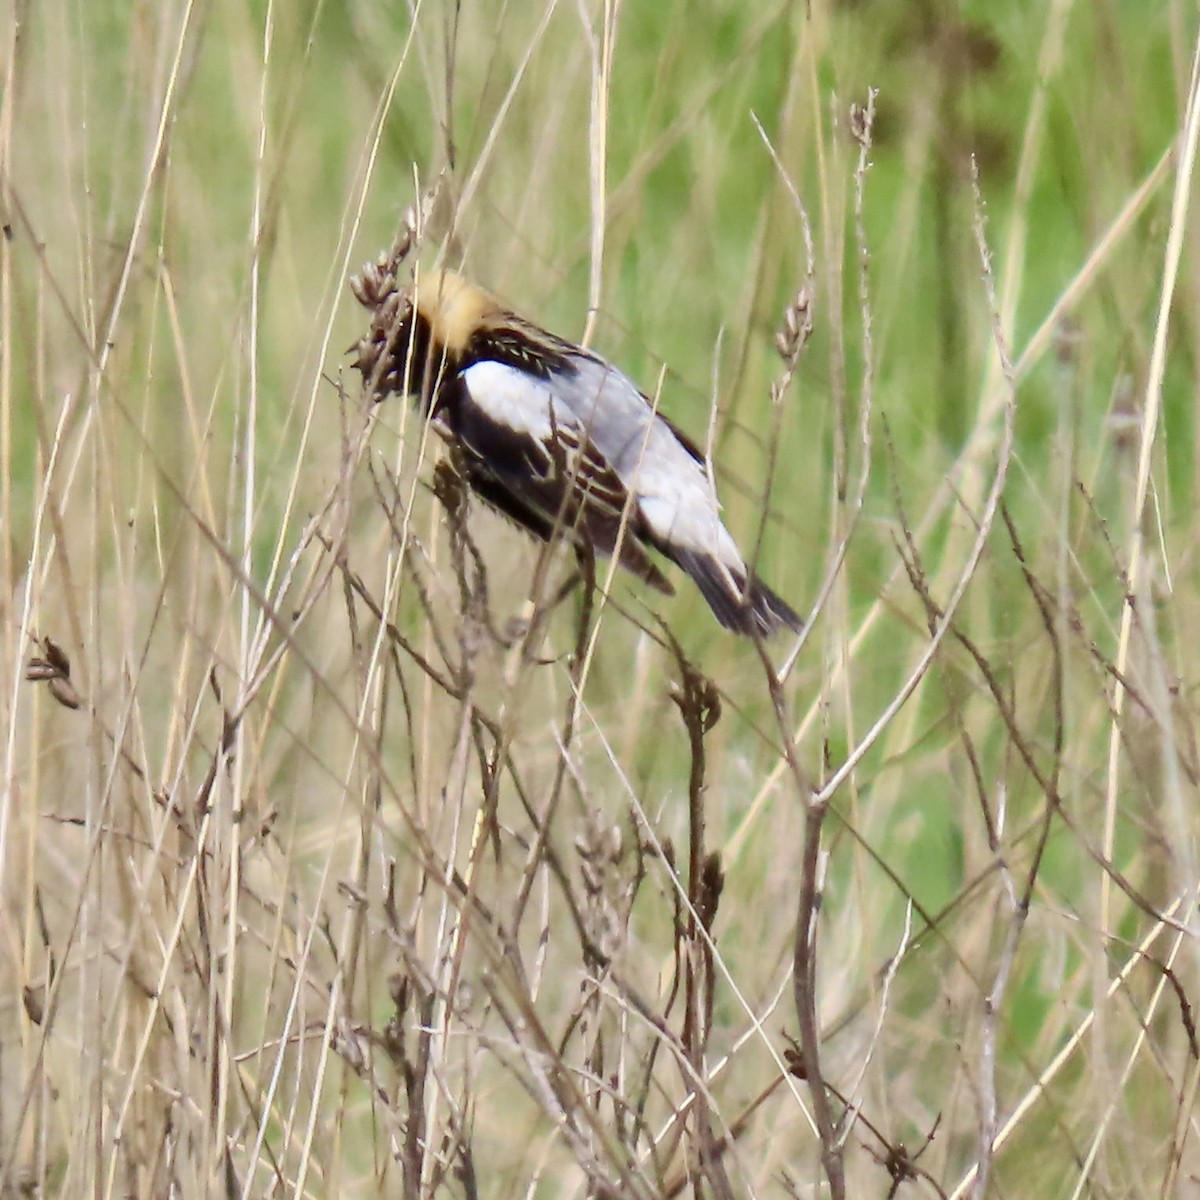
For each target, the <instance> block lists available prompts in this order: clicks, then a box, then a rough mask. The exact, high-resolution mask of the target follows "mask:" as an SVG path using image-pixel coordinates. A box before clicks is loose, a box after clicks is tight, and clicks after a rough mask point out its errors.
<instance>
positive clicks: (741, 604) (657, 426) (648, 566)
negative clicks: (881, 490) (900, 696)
mask: <svg viewBox="0 0 1200 1200" xmlns="http://www.w3.org/2000/svg"><path fill="white" fill-rule="evenodd" d="M353 286H354V291H355V294H356V295H357V296H358V298H359V300H360V301H362V303H363V304H365V305H367V306H368V307H370V308H372V309H374V310H375V317H374V320H373V322H372V326H371V332H370V333H369V334H368V335H367V337H366V338H364V339H363V341H362V342H360V343H359V344H358V347H357V349H358V361H357V362H356V364H355V365H356V366H357V367H358V369H359V370H360V371H362V373H363V375H364V378H366V379H368V380H369V381H370V383H371V385H372V386H373V387H374V389H375V393H376V396H377V398H379V399H382V398H383V397H385V396H386V395H388V394H389V393H392V392H397V393H402V394H406V395H410V396H416V397H417V398H418V399H419V401H420V403H421V407H422V410H423V411H424V412H425V413H426V414H427V415H428V416H429V417H430V419H431V420H432V421H433V422H434V423H435V426H436V427H437V428H438V429H439V431H440V432H442V433H443V435H445V436H446V437H447V438H448V440H450V441H451V442H452V444H453V445H455V446H456V447H457V448H458V450H459V455H458V457H459V460H460V464H461V469H462V470H463V473H464V474H465V477H466V481H467V483H468V485H469V486H470V487H471V489H472V490H473V491H474V492H476V493H477V494H478V495H479V496H480V497H481V498H482V499H483V500H485V501H486V502H487V503H488V504H489V505H491V506H492V507H493V508H495V509H498V510H499V511H500V512H501V513H503V514H505V515H506V516H508V517H510V518H512V520H514V521H515V522H516V523H517V524H518V525H520V526H521V527H523V528H524V529H526V530H528V532H530V533H531V534H533V535H534V536H535V537H537V538H540V539H542V540H543V541H548V540H550V539H551V538H552V537H554V536H555V535H556V534H561V535H562V536H564V537H567V538H571V539H574V540H575V541H576V542H578V543H583V544H587V545H589V546H591V547H592V548H593V549H594V550H596V551H597V552H599V553H601V554H605V555H612V554H614V553H615V554H617V555H618V558H619V562H620V564H621V566H623V567H625V568H627V569H628V570H630V571H632V572H633V573H634V574H635V575H637V576H638V577H639V578H641V579H643V580H645V581H646V582H647V583H648V584H650V586H651V587H653V588H656V589H657V590H658V591H660V592H663V593H665V594H667V595H671V594H672V593H673V592H674V588H673V587H672V586H671V583H670V581H669V580H668V579H667V577H666V576H665V575H664V574H663V573H662V571H660V570H659V568H658V567H657V566H656V565H655V563H654V561H653V559H652V558H651V557H650V554H649V552H648V551H649V550H650V549H654V550H657V551H658V552H659V553H660V554H663V555H665V556H666V557H667V558H669V559H670V560H671V561H672V562H674V563H676V564H677V565H678V566H680V567H682V568H683V570H685V571H686V572H687V573H688V574H689V575H690V576H691V577H692V579H694V580H695V582H696V585H697V586H698V587H699V588H700V591H701V593H702V594H703V596H704V598H705V600H707V601H708V604H709V607H710V608H711V609H712V610H713V613H714V614H715V615H716V618H717V620H718V621H720V623H721V624H722V625H723V626H725V628H726V629H732V630H734V631H736V632H737V633H742V634H754V633H758V634H760V635H762V636H766V635H768V634H772V633H775V632H776V631H777V630H779V629H783V628H787V629H791V630H793V631H796V632H799V631H800V630H801V628H802V627H803V622H802V621H801V619H800V617H799V616H798V615H797V614H796V613H795V612H794V611H793V610H792V609H791V608H790V607H789V606H788V605H787V604H786V603H785V602H784V601H783V600H781V599H780V598H779V596H777V595H776V594H775V593H774V592H773V591H772V590H771V589H770V588H769V587H767V585H766V584H765V583H763V582H762V580H760V579H759V578H758V577H757V576H755V575H754V574H752V573H751V572H750V571H749V570H748V569H747V567H746V563H745V560H744V559H743V558H742V555H741V554H740V553H739V551H738V548H737V546H736V545H735V544H734V541H733V538H732V537H731V536H730V534H729V531H728V530H727V529H726V528H725V526H724V524H723V523H722V522H721V517H720V504H719V503H718V501H717V497H716V492H715V491H714V489H713V484H712V480H711V479H710V478H709V474H708V468H707V464H706V463H705V458H704V455H703V453H702V452H701V451H700V450H699V449H698V448H697V446H696V445H695V443H693V442H692V441H691V440H690V439H689V438H688V437H686V436H685V435H684V434H683V433H682V432H681V431H680V430H679V429H678V428H677V427H676V426H675V425H674V424H673V423H672V422H671V421H669V420H668V419H667V418H666V417H664V416H663V415H662V414H661V413H658V412H655V411H654V408H653V406H652V405H651V403H650V401H649V400H648V399H647V398H646V397H645V396H644V395H643V394H642V393H641V392H640V391H639V390H638V389H637V387H635V386H634V384H633V383H631V382H630V380H629V379H628V378H627V377H626V376H625V375H623V374H622V373H621V372H620V371H619V370H618V369H617V368H616V367H614V366H613V365H612V364H611V363H609V362H606V361H605V360H604V359H603V358H601V357H600V356H599V355H598V354H593V353H592V352H591V351H590V350H585V349H584V348H583V347H581V346H577V345H575V344H574V343H572V342H568V341H564V340H563V339H562V338H559V337H556V336H555V335H554V334H552V333H548V332H547V331H546V330H544V329H540V328H539V327H538V326H536V325H533V324H531V323H530V322H528V321H525V320H523V319H522V318H521V317H519V316H517V315H516V314H515V313H513V312H511V311H510V310H509V309H507V308H506V307H504V305H503V304H501V303H500V301H498V300H497V299H496V298H495V297H494V296H492V295H491V294H490V293H488V292H486V291H484V290H483V289H482V288H479V287H476V286H475V285H474V284H472V283H470V282H468V281H467V280H466V279H464V278H462V276H460V275H456V274H454V273H453V272H450V271H436V272H429V273H424V274H421V275H420V276H419V278H418V279H417V281H416V282H415V283H414V284H412V285H411V286H409V287H407V288H404V289H397V287H396V284H395V280H394V277H393V276H392V275H390V274H386V273H385V272H384V270H383V268H382V266H381V267H379V268H376V267H368V268H367V269H366V270H365V271H364V273H363V275H362V276H360V277H359V278H357V279H356V280H354V284H353ZM622 521H624V530H623V531H622Z"/></svg>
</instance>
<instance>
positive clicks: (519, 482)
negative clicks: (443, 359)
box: [446, 360, 673, 593]
mask: <svg viewBox="0 0 1200 1200" xmlns="http://www.w3.org/2000/svg"><path fill="white" fill-rule="evenodd" d="M457 385H458V386H457V394H456V395H455V397H454V399H453V401H452V402H451V403H450V404H448V405H447V414H446V415H447V417H448V419H449V422H450V424H451V427H452V431H453V434H454V437H455V440H456V442H457V443H458V445H459V446H460V448H461V450H462V451H463V453H464V454H465V455H466V457H467V462H466V469H467V478H468V482H469V483H470V484H471V486H472V487H473V488H474V489H475V491H476V492H477V493H478V494H479V495H480V496H481V497H482V498H483V499H484V500H486V501H487V502H488V503H489V504H491V505H492V506H493V507H494V508H497V509H499V510H500V511H501V512H502V513H504V514H505V515H507V516H509V517H511V518H512V519H513V520H515V521H517V523H518V524H520V525H522V526H523V527H524V528H525V529H527V530H528V531H529V532H530V533H532V534H534V535H535V536H536V537H539V538H541V539H542V540H544V541H548V540H549V539H550V538H551V537H552V536H553V535H554V534H555V533H556V532H558V533H562V534H564V535H565V536H567V537H569V538H577V539H578V540H580V541H582V542H585V543H587V544H589V545H591V546H593V547H594V548H595V549H596V550H598V551H600V552H601V553H602V554H613V553H615V552H618V551H619V557H620V561H621V564H622V565H623V566H625V567H627V568H628V569H629V570H631V571H633V572H634V574H636V575H638V576H640V577H641V578H642V579H644V580H645V581H646V582H647V583H649V584H651V586H653V587H655V588H657V589H658V590H659V591H661V592H666V593H670V592H671V591H672V590H673V589H672V587H671V584H670V582H669V581H668V580H667V578H666V577H665V576H664V575H663V574H662V572H661V571H659V570H658V568H657V567H656V566H655V565H654V563H653V562H652V561H651V560H650V558H649V557H648V556H647V554H646V552H645V550H644V549H643V548H642V546H641V545H640V540H639V528H640V524H639V521H638V520H637V519H636V517H637V514H636V512H635V513H634V514H633V516H634V518H635V519H633V520H630V521H629V522H628V523H627V527H626V528H625V532H624V534H623V535H622V522H623V521H624V520H625V510H626V506H627V505H628V504H629V492H628V490H627V488H626V487H625V484H624V483H623V482H622V480H621V477H620V476H619V475H618V474H617V473H616V472H615V471H614V470H613V468H612V466H611V464H610V463H609V462H608V461H607V460H606V458H605V457H604V455H603V454H602V453H601V451H600V450H599V449H598V447H597V446H596V445H595V443H594V442H593V441H592V439H590V438H589V437H588V435H587V431H586V430H585V429H584V427H583V426H582V424H581V423H580V421H579V419H578V418H577V417H576V416H575V414H574V413H573V412H572V411H571V409H570V408H569V407H567V406H566V405H564V404H563V403H562V401H561V399H560V398H559V396H558V394H557V393H556V391H555V389H554V387H553V386H551V384H549V383H547V382H544V381H542V380H539V379H537V378H535V377H533V376H531V375H530V374H529V373H528V372H527V371H524V370H521V369H520V368H517V367H514V366H511V365H509V364H506V363H501V362H495V361H493V360H484V361H481V362H478V363H475V364H473V365H472V366H470V367H468V368H467V369H466V370H464V371H463V372H462V373H461V374H460V375H459V376H458V380H457Z"/></svg>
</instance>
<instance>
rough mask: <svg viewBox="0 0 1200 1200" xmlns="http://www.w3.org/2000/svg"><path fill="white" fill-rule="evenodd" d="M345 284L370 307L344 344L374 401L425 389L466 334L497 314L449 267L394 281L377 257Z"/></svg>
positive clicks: (445, 369)
mask: <svg viewBox="0 0 1200 1200" xmlns="http://www.w3.org/2000/svg"><path fill="white" fill-rule="evenodd" d="M351 286H352V287H353V290H354V294H355V296H356V297H357V298H358V300H359V302H360V303H361V304H363V305H364V306H365V307H366V308H369V309H371V310H372V319H371V328H370V329H369V330H368V331H367V335H366V337H364V338H363V339H362V340H361V341H359V342H358V343H357V344H356V345H355V346H353V347H351V349H352V350H353V351H356V352H357V358H356V360H355V363H354V366H355V367H356V368H357V369H358V370H359V371H360V372H361V373H362V376H363V379H364V380H366V381H367V382H368V384H369V385H370V386H371V388H372V391H373V394H374V397H375V399H376V400H383V399H384V398H386V397H387V396H389V395H392V394H401V395H410V396H424V397H429V396H431V395H432V393H433V392H434V391H436V387H437V382H438V380H439V379H441V378H444V377H446V376H447V375H448V374H451V373H453V372H454V371H456V370H458V369H459V368H460V367H461V366H462V364H463V363H464V361H465V360H467V358H468V357H469V355H470V349H471V344H472V341H473V340H474V339H475V338H476V337H477V336H478V335H479V334H481V333H483V332H485V331H486V330H487V329H488V328H489V327H490V325H491V324H492V323H493V322H494V321H495V320H496V319H497V318H499V317H500V316H501V314H502V313H503V309H502V308H501V306H500V304H499V303H498V301H497V300H496V299H495V297H493V296H492V295H490V294H489V293H488V292H485V291H484V290H483V289H482V288H478V287H476V286H475V285H474V284H473V283H470V282H469V281H468V280H466V279H464V278H463V277H462V276H461V275H457V274H455V273H454V272H453V271H426V272H421V273H420V274H418V276H417V277H416V279H414V280H413V282H412V283H411V284H409V285H408V286H407V287H403V288H401V287H399V286H398V285H397V282H396V278H395V274H394V272H393V271H391V270H389V269H388V264H387V263H384V262H381V263H375V264H369V265H368V266H366V267H364V268H363V271H362V273H361V274H360V275H358V276H356V277H355V278H354V279H353V280H352V281H351Z"/></svg>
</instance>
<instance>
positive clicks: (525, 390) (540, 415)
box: [460, 360, 575, 442]
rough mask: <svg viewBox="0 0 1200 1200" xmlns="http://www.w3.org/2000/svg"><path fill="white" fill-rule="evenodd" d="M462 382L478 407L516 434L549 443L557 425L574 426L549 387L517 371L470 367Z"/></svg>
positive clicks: (487, 364)
mask: <svg viewBox="0 0 1200 1200" xmlns="http://www.w3.org/2000/svg"><path fill="white" fill-rule="evenodd" d="M460 378H461V379H462V381H463V383H464V384H466V386H467V391H469V392H470V393H471V399H472V400H473V401H474V402H475V404H476V405H477V406H478V407H479V408H480V409H481V410H482V411H483V412H484V413H486V414H487V415H488V416H489V417H490V418H491V419H492V420H493V421H495V422H496V424H498V425H502V426H504V427H505V428H507V429H511V430H513V432H514V433H524V434H528V435H529V436H530V437H534V438H537V439H538V440H539V441H543V442H547V441H549V440H550V438H551V435H552V434H553V432H554V427H555V425H558V426H559V427H561V426H563V425H574V424H575V421H574V419H573V418H572V416H571V414H570V413H566V412H562V411H561V410H562V405H561V404H560V403H559V402H558V401H557V399H556V397H555V395H554V392H553V391H551V389H550V388H549V386H548V385H547V384H545V383H543V382H542V381H541V380H540V379H535V378H534V377H533V376H532V375H529V374H527V373H526V372H524V371H519V370H517V368H516V367H510V366H506V365H505V364H504V363H498V362H492V361H491V360H485V361H484V362H477V363H475V365H474V366H471V367H468V368H467V369H466V370H465V371H464V372H463V373H462V375H461V377H460ZM552 411H553V413H554V417H553V419H552V418H551V415H550V414H551V412H552Z"/></svg>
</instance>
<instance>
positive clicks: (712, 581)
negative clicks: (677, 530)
mask: <svg viewBox="0 0 1200 1200" xmlns="http://www.w3.org/2000/svg"><path fill="white" fill-rule="evenodd" d="M670 557H671V558H673V559H674V560H675V562H676V563H678V565H679V566H681V567H682V568H683V569H684V570H685V571H686V572H687V573H688V574H689V575H690V576H691V577H692V579H693V580H694V581H695V583H696V586H697V587H698V588H699V589H700V594H701V595H702V596H703V597H704V599H705V600H706V601H708V607H709V608H711V609H712V610H713V615H714V616H715V617H716V618H717V620H718V621H720V622H721V624H722V625H723V626H724V627H725V628H726V629H731V630H733V631H734V633H741V634H745V635H746V636H748V637H749V636H753V635H754V634H755V633H758V634H759V636H761V637H770V635H771V634H773V633H777V632H779V630H781V629H790V630H792V632H793V633H799V632H800V631H801V630H802V629H803V628H804V621H803V620H802V619H801V618H800V615H799V614H798V613H797V612H796V611H795V610H794V609H793V608H792V607H791V606H790V605H789V604H788V603H787V602H786V601H785V600H783V599H782V598H781V597H779V596H778V595H776V594H775V593H774V592H773V591H772V590H771V589H770V588H769V587H767V585H766V584H765V583H763V581H762V580H761V579H759V578H758V576H757V575H751V576H750V582H749V587H747V586H746V572H745V569H744V568H743V569H742V570H740V571H735V570H731V569H730V568H728V567H726V566H725V565H724V564H722V563H721V562H720V560H719V559H717V558H716V557H715V556H714V555H711V554H701V553H697V552H696V551H694V550H687V549H684V548H682V547H678V546H673V547H671V550H670Z"/></svg>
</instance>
